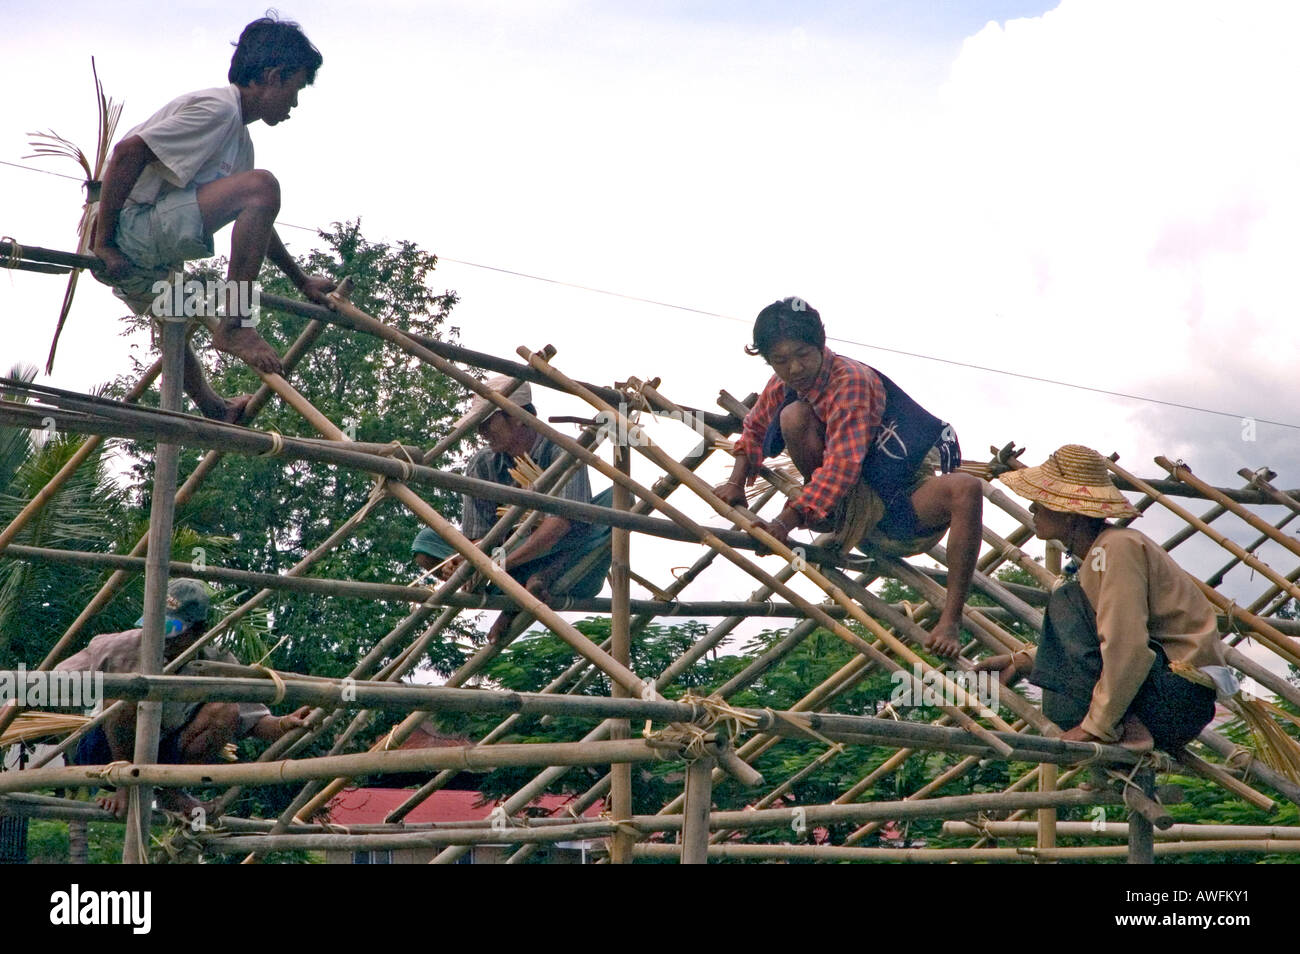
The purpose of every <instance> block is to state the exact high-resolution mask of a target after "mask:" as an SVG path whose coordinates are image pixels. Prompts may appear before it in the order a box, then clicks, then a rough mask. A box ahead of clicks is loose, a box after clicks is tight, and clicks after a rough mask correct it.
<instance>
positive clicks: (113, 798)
mask: <svg viewBox="0 0 1300 954" xmlns="http://www.w3.org/2000/svg"><path fill="white" fill-rule="evenodd" d="M95 804H96V805H98V806H99V807H100V808H102V809H104V811H106V812H108V813H109V814H110V815H112V816H113V817H114V818H125V817H126V789H124V788H119V789H117V790H116V791H113V792H105V793H104V794H103V795H100V796H99V797H98V798H96V799H95Z"/></svg>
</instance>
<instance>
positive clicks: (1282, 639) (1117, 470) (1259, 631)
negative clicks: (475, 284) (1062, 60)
mask: <svg viewBox="0 0 1300 954" xmlns="http://www.w3.org/2000/svg"><path fill="white" fill-rule="evenodd" d="M1106 466H1107V468H1109V469H1110V471H1111V472H1112V473H1114V474H1117V475H1119V476H1122V477H1124V478H1125V479H1126V480H1128V481H1129V482H1131V483H1137V484H1139V485H1141V486H1143V487H1146V488H1148V491H1149V493H1150V495H1151V496H1153V497H1155V498H1156V500H1157V501H1159V503H1160V504H1162V505H1163V506H1164V507H1165V508H1166V509H1167V510H1170V511H1172V512H1173V513H1174V514H1176V515H1177V516H1179V517H1181V518H1182V519H1183V520H1185V521H1187V522H1188V523H1190V524H1191V525H1192V526H1194V527H1196V528H1197V529H1198V530H1200V531H1201V532H1202V533H1204V534H1205V535H1206V536H1207V537H1209V538H1210V539H1211V540H1213V541H1214V542H1215V543H1217V544H1219V545H1220V546H1222V547H1223V548H1224V549H1225V550H1227V551H1228V552H1229V553H1232V554H1233V555H1234V556H1238V557H1241V558H1242V562H1243V563H1245V564H1246V565H1247V566H1250V567H1251V568H1252V569H1254V570H1256V571H1257V572H1259V573H1260V574H1261V575H1262V576H1264V577H1266V578H1267V579H1269V580H1271V581H1273V583H1275V584H1278V585H1280V586H1282V587H1283V589H1284V590H1286V591H1287V592H1290V593H1293V594H1296V595H1300V588H1297V587H1296V586H1295V584H1292V583H1288V582H1286V580H1285V579H1284V578H1282V577H1280V576H1279V575H1278V574H1277V573H1275V572H1274V571H1273V570H1272V569H1271V568H1269V567H1268V566H1267V565H1265V564H1263V563H1261V562H1260V561H1259V560H1257V559H1255V558H1254V557H1252V556H1251V555H1250V554H1249V553H1246V552H1245V550H1243V549H1242V548H1241V547H1240V546H1238V545H1237V544H1236V543H1234V542H1233V541H1231V540H1229V539H1228V538H1227V537H1225V536H1224V535H1223V534H1221V533H1219V532H1218V531H1216V530H1214V529H1213V528H1211V527H1208V526H1206V525H1205V524H1203V523H1202V522H1201V521H1200V520H1198V519H1197V518H1196V517H1194V516H1193V515H1192V514H1190V513H1188V512H1187V510H1185V509H1184V508H1183V507H1180V506H1179V505H1178V504H1176V503H1174V502H1173V501H1171V500H1169V499H1168V498H1167V497H1165V496H1164V495H1162V494H1160V493H1159V492H1158V491H1156V490H1155V488H1152V487H1150V486H1149V485H1148V484H1146V483H1145V482H1144V481H1141V480H1138V478H1136V477H1133V476H1132V475H1131V474H1129V473H1128V472H1127V471H1125V470H1124V469H1123V468H1122V467H1120V466H1119V465H1118V464H1116V463H1114V462H1113V461H1107V462H1106ZM1225 496H1226V495H1225ZM1189 575H1190V574H1189ZM1192 579H1193V580H1194V581H1195V583H1196V585H1197V586H1198V587H1199V588H1200V590H1201V592H1202V593H1204V594H1205V596H1206V597H1207V598H1208V599H1209V600H1210V602H1211V603H1214V604H1215V605H1216V606H1218V607H1220V608H1221V609H1224V610H1227V611H1228V612H1229V613H1230V614H1232V615H1233V616H1235V617H1236V618H1238V619H1240V620H1242V621H1243V622H1245V623H1246V624H1247V625H1248V626H1249V627H1250V628H1251V629H1252V630H1254V632H1255V634H1256V636H1257V637H1259V639H1260V641H1261V642H1263V643H1265V644H1266V645H1268V647H1269V648H1270V649H1272V650H1273V651H1274V652H1276V653H1277V654H1278V655H1280V656H1282V658H1284V659H1286V660H1287V662H1289V663H1291V664H1292V665H1296V666H1300V644H1297V643H1296V642H1295V641H1294V640H1292V639H1290V638H1289V637H1287V636H1285V635H1283V634H1282V633H1280V632H1278V631H1277V630H1276V629H1274V628H1273V627H1272V626H1270V625H1269V624H1268V623H1267V622H1265V621H1264V620H1262V619H1260V618H1259V617H1257V616H1255V615H1253V614H1251V613H1247V612H1245V611H1244V610H1241V609H1239V608H1238V607H1237V606H1236V604H1235V603H1234V602H1233V601H1231V600H1229V599H1228V598H1227V597H1225V596H1223V594H1221V593H1219V592H1218V591H1217V590H1215V589H1214V588H1213V587H1210V586H1207V585H1206V584H1205V583H1203V582H1202V581H1201V580H1198V579H1196V577H1192Z"/></svg>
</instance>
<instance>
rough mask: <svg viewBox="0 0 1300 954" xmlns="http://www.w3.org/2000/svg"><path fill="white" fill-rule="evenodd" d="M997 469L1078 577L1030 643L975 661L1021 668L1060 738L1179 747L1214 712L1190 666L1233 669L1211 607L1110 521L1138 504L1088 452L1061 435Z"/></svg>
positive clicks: (1166, 563)
mask: <svg viewBox="0 0 1300 954" xmlns="http://www.w3.org/2000/svg"><path fill="white" fill-rule="evenodd" d="M1000 479H1001V480H1002V482H1003V483H1005V484H1006V485H1007V486H1008V487H1010V488H1011V489H1012V490H1013V491H1015V492H1016V493H1017V494H1019V495H1020V496H1022V497H1025V498H1027V499H1029V500H1030V501H1032V503H1031V504H1030V507H1029V512H1030V513H1031V514H1033V516H1034V532H1035V534H1036V535H1037V536H1038V537H1039V538H1040V539H1042V540H1058V541H1060V542H1061V543H1062V544H1063V545H1064V546H1065V547H1066V549H1067V550H1069V551H1070V553H1071V554H1073V555H1074V556H1075V558H1076V559H1077V560H1078V563H1079V570H1078V579H1077V581H1069V582H1066V583H1063V584H1062V585H1061V586H1059V587H1057V588H1056V589H1055V590H1054V591H1053V592H1052V594H1051V596H1050V598H1049V600H1048V606H1047V615H1046V617H1045V620H1044V623H1043V634H1042V638H1041V639H1040V640H1039V644H1038V647H1037V649H1036V650H1027V651H1023V652H1017V653H1015V654H1014V655H1012V656H1006V655H1000V656H992V657H990V658H988V659H985V660H983V661H981V662H980V663H979V664H978V665H977V668H979V669H997V670H1001V674H1002V679H1003V681H1004V682H1011V681H1012V680H1014V679H1015V678H1017V677H1018V676H1020V675H1024V674H1025V673H1029V674H1030V675H1029V680H1030V682H1032V683H1034V684H1035V685H1037V686H1041V687H1042V689H1043V713H1044V715H1046V716H1047V717H1048V718H1049V719H1051V720H1052V721H1053V722H1055V723H1056V724H1057V725H1059V726H1061V727H1062V728H1064V729H1067V730H1068V731H1066V733H1065V734H1064V736H1062V737H1063V738H1065V739H1069V740H1072V741H1079V742H1117V743H1119V744H1121V745H1124V746H1126V747H1129V748H1133V749H1136V750H1146V749H1149V748H1151V747H1152V745H1153V744H1154V745H1155V746H1158V747H1160V748H1161V749H1164V750H1167V751H1177V750H1178V749H1179V748H1180V747H1181V746H1183V745H1185V744H1186V743H1187V742H1189V741H1191V740H1192V739H1194V738H1195V737H1196V735H1197V734H1198V733H1199V732H1200V731H1201V730H1202V729H1203V728H1205V726H1206V725H1208V724H1209V722H1210V720H1211V719H1212V718H1213V717H1214V700H1215V692H1214V689H1212V688H1210V687H1209V686H1207V685H1204V684H1203V683H1205V682H1207V681H1210V680H1207V679H1205V678H1203V677H1199V674H1197V673H1196V672H1195V671H1196V670H1202V669H1203V670H1205V672H1206V673H1207V674H1208V675H1210V676H1211V678H1212V679H1214V681H1216V682H1217V681H1220V680H1222V679H1224V677H1227V676H1228V675H1229V674H1228V672H1227V670H1226V668H1224V666H1223V647H1222V644H1221V643H1220V642H1219V634H1218V626H1217V620H1216V618H1215V612H1214V607H1213V606H1212V605H1211V604H1210V602H1209V600H1207V599H1206V598H1205V596H1204V595H1203V594H1202V593H1201V591H1200V590H1199V589H1198V588H1197V587H1196V584H1195V582H1194V581H1193V580H1192V578H1191V577H1190V576H1188V575H1187V573H1186V572H1184V571H1183V569H1182V568H1181V567H1179V566H1178V564H1177V563H1175V562H1174V560H1173V558H1172V557H1170V556H1169V554H1168V553H1166V552H1165V550H1164V549H1163V548H1162V547H1161V546H1160V545H1159V544H1158V543H1156V542H1155V541H1154V540H1152V539H1151V538H1150V537H1147V536H1145V535H1144V534H1142V533H1139V532H1138V531H1137V530H1131V529H1128V528H1127V527H1124V528H1121V527H1116V526H1113V525H1112V524H1109V523H1107V522H1106V521H1107V518H1111V517H1136V516H1138V511H1137V510H1136V509H1135V508H1134V507H1133V505H1132V504H1130V503H1129V502H1128V501H1127V500H1126V499H1125V498H1124V496H1123V494H1121V493H1120V492H1119V490H1118V489H1117V488H1116V487H1115V485H1114V484H1113V483H1111V480H1110V475H1109V473H1108V472H1107V469H1106V462H1105V460H1103V458H1102V457H1101V455H1100V454H1098V453H1097V452H1096V451H1095V450H1092V449H1091V448H1088V447H1084V446H1082V445H1080V444H1067V445H1066V446H1064V447H1062V448H1060V449H1059V450H1057V451H1056V452H1055V453H1053V454H1052V456H1051V457H1049V458H1048V459H1047V460H1046V461H1045V462H1044V463H1043V464H1042V465H1041V466H1039V467H1026V468H1024V469H1022V470H1013V471H1009V472H1008V473H1005V474H1002V475H1001V477H1000ZM1182 673H1187V674H1188V675H1186V676H1185V675H1182ZM1191 676H1197V677H1198V681H1192V678H1190V677H1191Z"/></svg>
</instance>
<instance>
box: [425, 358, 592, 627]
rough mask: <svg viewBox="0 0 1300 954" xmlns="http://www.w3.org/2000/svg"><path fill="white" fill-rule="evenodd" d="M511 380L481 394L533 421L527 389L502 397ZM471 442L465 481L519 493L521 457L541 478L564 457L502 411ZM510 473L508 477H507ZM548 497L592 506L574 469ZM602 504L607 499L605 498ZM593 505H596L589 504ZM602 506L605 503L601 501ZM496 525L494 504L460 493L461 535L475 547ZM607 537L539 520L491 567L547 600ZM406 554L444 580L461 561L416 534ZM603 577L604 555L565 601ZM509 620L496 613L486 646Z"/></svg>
mask: <svg viewBox="0 0 1300 954" xmlns="http://www.w3.org/2000/svg"><path fill="white" fill-rule="evenodd" d="M514 380H515V379H514V378H510V377H505V376H500V377H495V378H492V379H490V380H489V381H488V382H487V385H488V387H489V388H491V389H492V390H493V391H495V392H497V393H498V394H504V395H505V396H506V398H507V399H508V400H509V401H511V402H512V403H513V404H515V405H517V406H519V407H520V408H522V409H523V410H524V411H526V412H527V413H529V414H531V415H533V416H534V417H535V416H536V415H537V409H536V408H535V407H534V406H533V403H532V401H533V396H532V388H531V387H529V385H528V384H527V383H526V382H525V383H522V384H520V385H519V386H518V387H517V388H515V389H514V390H513V391H510V393H508V394H507V393H506V392H507V391H508V390H509V387H510V385H511V384H513V383H514ZM490 406H491V402H490V401H489V400H488V399H487V398H485V397H483V396H482V395H475V397H474V399H473V401H472V402H471V403H470V409H469V411H468V412H466V414H465V415H464V416H463V417H462V418H461V419H460V421H459V422H457V426H460V425H461V424H464V423H466V422H468V421H469V420H471V419H472V418H474V417H475V416H477V415H479V414H481V413H482V412H483V411H485V410H487V409H488V408H489V407H490ZM478 433H479V436H481V437H482V438H483V440H484V441H485V442H486V443H487V447H485V448H483V449H482V450H480V451H478V452H477V453H476V454H475V455H474V456H473V457H471V458H470V460H469V463H468V464H466V466H465V476H467V477H474V478H476V479H478V480H486V481H491V482H492V483H495V484H503V485H506V486H514V487H518V486H521V484H520V482H519V481H518V480H517V479H516V475H517V474H519V473H520V468H519V466H518V464H517V462H518V461H519V460H521V459H523V458H524V457H527V458H529V459H530V460H531V462H532V463H533V464H534V465H535V466H536V468H537V470H538V471H545V470H546V469H547V468H548V467H550V466H551V465H552V464H553V463H555V462H556V461H557V460H559V459H561V458H562V457H563V456H564V451H563V450H562V449H561V448H559V447H558V446H556V445H555V444H553V443H552V442H551V441H549V440H547V439H546V438H545V437H543V436H542V435H541V434H539V433H538V432H536V431H534V430H533V429H532V428H531V427H529V426H528V424H527V423H526V422H524V421H521V420H517V419H516V418H514V417H513V416H511V415H509V414H506V413H504V412H502V411H501V410H500V409H499V408H498V409H496V410H494V411H492V412H491V413H489V414H488V415H487V417H484V418H481V419H480V421H479V425H478ZM512 471H514V473H513V474H512V473H511V472H512ZM551 495H552V496H555V497H561V498H563V499H565V500H573V501H576V502H578V503H593V500H592V496H591V481H590V478H589V477H588V475H587V468H586V466H585V465H579V466H578V467H577V468H575V469H574V471H573V473H572V475H571V476H570V477H569V478H568V479H567V480H566V481H565V482H564V484H563V485H562V486H560V487H558V488H555V489H553V490H552V491H551ZM605 497H606V498H608V497H609V494H606V495H605ZM594 502H596V503H601V502H602V500H601V499H597V500H596V501H594ZM604 503H605V505H608V499H606V500H604ZM496 522H497V504H496V503H495V502H494V501H491V500H484V499H482V498H480V497H475V496H473V495H472V494H465V496H464V506H463V509H462V512H461V532H462V533H463V534H464V535H465V536H467V537H469V538H470V539H471V540H473V541H474V542H475V543H478V541H480V540H482V539H483V537H485V536H486V535H487V533H488V531H489V530H491V529H492V527H493V525H495V524H496ZM608 534H609V528H608V527H603V526H596V525H590V524H586V523H579V522H578V521H575V520H569V519H567V518H565V517H561V516H558V515H556V514H546V515H544V516H543V517H542V519H541V520H540V521H539V522H538V523H537V525H536V526H535V527H534V529H533V530H532V532H531V533H529V534H528V535H527V536H526V537H525V538H524V539H523V540H522V541H521V542H520V543H519V545H518V546H516V547H515V548H514V549H513V550H511V551H510V552H508V553H506V554H504V556H503V557H502V558H500V559H498V561H497V562H498V564H499V565H501V567H502V568H503V569H504V570H506V571H507V572H508V573H509V574H510V575H511V576H512V577H514V578H515V579H516V580H518V581H519V582H520V583H522V584H523V585H524V586H526V587H527V588H528V590H529V592H531V593H532V594H533V595H534V596H536V597H538V598H539V599H542V600H547V599H549V598H550V595H551V587H552V586H553V585H554V584H555V583H556V581H557V580H559V578H560V577H561V575H562V574H564V572H565V571H566V570H568V569H570V568H571V567H573V566H574V565H575V564H577V562H578V561H579V560H580V559H582V557H583V556H585V555H586V554H587V553H589V552H591V551H592V550H593V549H595V548H596V547H597V546H599V545H600V544H601V542H602V540H603V538H605V537H607V536H608ZM411 553H412V557H413V558H414V560H415V562H416V564H417V565H418V566H419V567H420V568H421V569H423V570H430V569H433V568H434V567H436V566H438V565H439V564H440V563H441V569H440V570H439V574H440V575H441V576H442V577H443V578H444V579H446V578H447V577H449V576H451V574H452V572H453V571H454V570H455V569H456V567H457V566H458V565H459V563H460V561H461V557H460V556H458V555H456V552H455V550H454V549H453V548H452V547H451V545H450V544H448V543H447V542H446V541H445V540H443V539H442V538H441V537H439V536H438V535H437V534H436V533H434V531H432V530H430V529H427V528H426V529H424V530H421V531H420V533H419V534H417V535H416V537H415V540H414V541H413V542H412V544H411ZM608 571H609V556H608V553H607V554H606V555H605V557H604V559H603V560H600V561H597V563H596V565H595V566H593V567H592V569H591V570H590V571H589V572H588V573H586V574H585V575H584V576H583V578H582V579H580V580H578V581H577V582H576V583H574V585H573V586H572V587H570V588H568V589H567V590H566V591H565V595H568V596H576V597H589V596H595V595H596V594H597V593H599V592H600V588H601V586H602V585H604V581H605V574H606V573H608ZM516 615H517V613H515V612H509V611H507V612H502V613H501V615H500V616H498V617H497V619H496V621H495V622H494V623H493V625H492V628H491V630H489V632H488V640H489V641H490V642H492V643H497V642H499V641H500V640H501V638H502V637H503V636H504V635H505V633H506V630H507V629H508V628H509V626H510V623H511V622H512V621H513V620H514V618H515V616H516Z"/></svg>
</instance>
